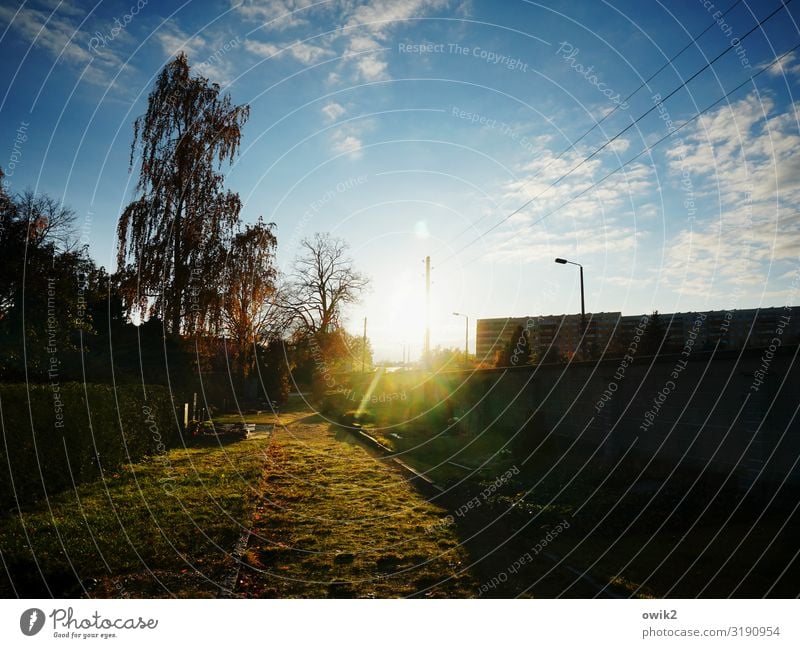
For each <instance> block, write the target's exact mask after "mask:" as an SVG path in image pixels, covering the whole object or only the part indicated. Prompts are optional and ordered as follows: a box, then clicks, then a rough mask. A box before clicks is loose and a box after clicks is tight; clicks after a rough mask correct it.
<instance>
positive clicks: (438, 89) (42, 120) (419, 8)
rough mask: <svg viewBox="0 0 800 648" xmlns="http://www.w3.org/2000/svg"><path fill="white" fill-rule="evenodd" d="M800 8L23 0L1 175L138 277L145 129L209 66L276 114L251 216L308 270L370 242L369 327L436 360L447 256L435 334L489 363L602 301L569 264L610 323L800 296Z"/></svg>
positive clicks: (250, 134)
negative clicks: (501, 335) (481, 340)
mask: <svg viewBox="0 0 800 648" xmlns="http://www.w3.org/2000/svg"><path fill="white" fill-rule="evenodd" d="M729 7H732V8H730V9H729ZM776 9H778V11H777V13H775V14H774V15H773V16H772V17H771V18H769V19H768V20H766V22H764V23H763V24H762V25H761V26H758V27H757V25H758V23H759V22H760V21H762V20H763V19H764V18H766V17H767V16H769V15H770V14H771V13H773V12H774V11H775V10H776ZM726 11H727V12H726ZM723 12H726V13H724V15H723ZM798 19H800V3H797V2H792V1H790V2H788V5H787V6H786V7H781V2H780V1H779V0H759V1H758V2H755V1H752V0H750V1H745V0H740V1H739V2H736V1H735V0H727V1H725V2H723V1H722V0H719V4H718V5H717V4H716V2H711V0H699V1H692V0H678V1H676V2H658V1H656V0H653V1H650V0H647V1H645V2H642V1H641V0H632V1H622V0H615V1H608V2H604V1H597V2H576V1H575V0H569V1H564V2H558V1H556V2H542V3H537V2H531V1H529V0H504V1H503V2H498V1H492V0H473V1H466V2H459V1H455V0H454V1H448V0H395V1H392V0H318V1H314V0H244V1H242V0H232V1H231V2H230V3H226V2H222V1H219V2H213V3H212V2H196V1H195V2H183V3H180V2H169V1H166V2H156V1H155V0H149V1H148V0H124V1H120V2H117V1H114V0H110V1H103V0H100V1H98V2H97V3H93V2H85V3H82V2H76V1H75V0H72V1H70V2H59V1H58V0H35V1H32V2H23V3H21V4H20V3H18V2H14V1H13V0H11V1H9V0H2V3H0V61H3V64H2V66H0V135H1V136H2V140H1V141H0V167H2V168H3V170H4V171H5V172H6V175H7V178H6V179H7V185H8V188H9V189H10V191H11V192H12V193H14V192H18V191H22V190H24V189H33V190H35V191H37V192H46V193H49V194H51V195H53V196H56V197H58V198H60V199H63V201H64V203H65V204H67V205H69V206H70V207H72V208H73V209H74V210H75V212H76V214H77V216H78V219H77V227H78V230H79V235H80V238H81V241H82V242H83V243H85V244H87V245H88V246H89V250H90V253H91V255H92V256H93V258H94V259H95V260H96V261H97V263H99V264H100V265H104V266H105V267H106V268H108V269H113V268H114V263H115V250H116V238H115V237H116V234H115V231H116V224H117V220H118V218H119V215H120V213H121V212H122V210H123V209H124V207H125V206H126V205H127V204H128V202H130V201H131V200H132V198H133V196H134V192H133V185H134V184H135V182H136V179H137V176H136V171H137V170H136V168H135V167H134V169H133V171H131V169H130V168H129V156H130V144H131V140H132V137H133V128H132V123H133V120H134V119H135V118H136V117H137V116H138V115H140V114H142V113H143V112H144V111H145V109H146V104H147V96H148V93H149V92H150V90H151V88H152V84H153V80H154V78H155V76H156V75H157V74H158V72H159V71H160V70H161V68H162V67H163V66H164V65H165V64H166V63H167V62H168V61H169V60H170V59H171V58H172V57H174V56H175V54H176V53H177V52H179V51H183V52H185V53H186V54H187V56H188V57H189V62H190V65H191V67H192V70H193V71H194V72H195V73H197V74H200V75H202V76H204V77H206V78H208V79H209V80H210V81H212V82H215V83H218V84H219V85H220V86H221V88H222V89H223V91H224V92H227V93H229V94H230V95H231V98H232V100H233V102H234V103H236V104H249V106H250V118H249V121H248V122H247V124H246V126H245V128H244V133H243V138H242V148H241V154H240V155H239V157H238V158H237V159H236V161H235V163H234V164H233V165H231V166H229V167H224V168H223V172H224V173H225V176H226V185H227V187H228V188H230V189H232V190H234V191H237V192H239V194H240V196H241V198H242V201H243V203H244V207H243V211H242V218H243V220H244V221H245V222H253V221H255V220H256V219H258V217H259V216H263V217H264V219H265V220H267V221H268V222H274V223H275V224H276V235H277V238H278V265H279V268H280V269H281V270H282V271H283V272H289V270H290V267H291V262H292V259H293V258H294V257H295V256H296V255H297V254H298V252H299V247H298V246H299V242H300V241H301V240H302V239H303V237H305V236H309V235H311V234H313V233H314V232H330V233H331V234H332V235H334V236H338V237H342V238H344V239H346V240H347V241H348V243H349V245H350V254H351V256H352V258H353V260H354V263H355V266H356V267H357V268H358V269H359V270H360V271H361V272H363V273H365V274H366V275H368V276H369V277H370V279H371V285H370V290H369V292H368V293H367V294H366V295H365V296H364V298H363V299H362V301H361V303H359V304H356V305H354V306H352V307H350V308H349V310H348V311H347V313H346V315H347V319H346V323H347V327H348V329H349V330H351V331H352V332H360V331H361V328H362V326H363V318H364V317H366V318H367V321H368V324H367V325H368V335H369V337H370V340H371V342H372V344H373V347H374V349H375V352H376V358H378V359H399V358H401V357H402V354H403V348H404V346H405V348H406V349H409V350H410V353H411V355H412V356H416V355H418V354H419V353H420V352H421V350H422V344H423V339H424V328H425V273H424V269H425V268H424V258H425V257H426V256H428V255H429V256H430V257H431V265H432V268H433V269H432V273H431V280H432V285H431V340H432V344H433V345H434V346H435V345H441V346H459V345H463V343H464V324H465V322H464V319H463V317H458V316H455V315H453V313H454V312H460V313H464V314H466V315H468V316H469V318H470V319H469V322H470V348H471V350H472V351H474V339H475V320H476V319H478V318H484V317H504V316H525V315H547V314H559V313H576V312H580V285H579V275H578V269H577V268H576V267H575V266H571V265H558V264H555V263H553V259H554V258H555V257H564V258H567V259H569V260H570V261H574V262H576V263H580V264H582V265H583V266H584V273H585V290H586V309H587V311H588V312H601V311H606V312H608V311H614V312H615V311H621V312H622V313H623V314H626V315H634V314H639V313H645V312H652V311H653V310H659V311H660V312H676V311H691V310H709V309H733V308H755V307H769V306H783V305H786V304H792V305H797V304H800V296H798V295H797V290H798V285H799V284H800V282H798V281H797V277H798V272H800V214H799V213H798V198H800V155H798V154H799V153H800V133H799V132H798V113H797V107H798V104H797V100H796V98H795V93H797V92H798V90H799V89H800V85H798V83H799V82H800V49H797V50H793V51H790V50H792V48H795V47H796V46H798V44H800V29H798ZM707 28H708V29H707ZM754 28H755V29H754ZM704 30H705V31H704ZM701 33H702V36H700V37H699V38H696V37H697V36H698V35H699V34H701ZM693 41H694V42H693ZM687 45H689V47H688V48H686V49H685V51H684V52H683V53H682V54H680V56H678V57H677V58H675V59H674V60H671V59H672V57H673V56H674V55H675V54H677V53H678V52H679V51H681V50H682V49H683V48H684V47H685V46H687ZM726 50H728V51H727V52H726ZM722 52H725V53H724V54H722V55H721V56H718V55H720V54H721V53H722ZM786 52H789V53H788V54H786V55H785V56H783V55H784V54H785V53H786ZM781 56H783V58H780V60H779V61H777V62H776V59H778V57H781ZM709 63H711V64H710V65H709ZM767 66H769V67H767ZM662 67H663V68H664V69H663V70H662V71H661V72H659V73H658V74H657V75H656V76H654V77H653V78H652V79H651V78H650V77H651V76H652V75H653V74H654V73H655V72H656V71H658V70H659V69H660V68H662ZM704 67H705V69H703V68H704ZM698 72H699V73H698ZM756 74H757V75H758V76H757V77H756V78H755V79H753V80H752V81H748V79H749V78H750V77H751V76H753V75H756ZM742 84H743V85H742ZM642 85H643V87H641V89H640V90H639V91H638V92H636V94H634V95H633V96H631V97H629V95H630V94H631V93H632V92H634V91H635V90H637V88H639V87H640V86H642ZM740 85H741V87H740V88H738V89H736V88H737V86H740ZM728 93H730V95H729V96H728V97H727V98H725V95H726V94H728ZM709 106H712V107H711V108H710V109H708V110H706V109H707V108H708V107H709ZM703 110H706V112H704V114H703V115H702V116H700V117H699V118H696V119H694V120H693V121H691V122H689V123H688V124H687V125H686V126H683V127H681V126H682V124H684V122H686V120H688V119H692V118H693V117H695V116H696V115H697V114H698V113H699V112H700V111H703ZM679 127H681V128H680V129H679V130H675V129H678V128H679ZM620 133H621V134H620Z"/></svg>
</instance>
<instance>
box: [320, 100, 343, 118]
mask: <svg viewBox="0 0 800 648" xmlns="http://www.w3.org/2000/svg"><path fill="white" fill-rule="evenodd" d="M322 113H323V114H324V115H325V117H326V118H327V119H328V120H329V121H336V120H337V119H339V117H341V116H342V115H344V113H345V109H344V106H342V105H341V104H338V103H336V102H335V101H331V102H330V103H327V104H325V105H324V106H323V107H322Z"/></svg>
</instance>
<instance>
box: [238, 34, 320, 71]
mask: <svg viewBox="0 0 800 648" xmlns="http://www.w3.org/2000/svg"><path fill="white" fill-rule="evenodd" d="M245 49H247V51H249V52H252V53H253V54H256V55H257V56H261V57H263V58H272V57H282V56H284V55H289V56H291V57H292V58H294V59H296V60H298V61H300V62H301V63H303V64H304V65H312V64H313V63H317V62H318V61H320V60H321V59H323V58H325V57H327V56H333V54H334V52H333V50H331V49H330V48H327V47H321V46H319V45H312V44H311V43H304V42H300V41H297V42H295V43H289V44H282V45H279V44H276V43H265V42H263V41H257V40H253V39H248V40H247V41H245Z"/></svg>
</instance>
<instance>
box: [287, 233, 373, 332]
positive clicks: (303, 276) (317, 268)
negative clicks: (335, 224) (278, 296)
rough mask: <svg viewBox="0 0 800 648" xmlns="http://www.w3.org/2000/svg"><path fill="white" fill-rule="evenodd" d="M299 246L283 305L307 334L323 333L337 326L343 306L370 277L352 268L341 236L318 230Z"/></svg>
mask: <svg viewBox="0 0 800 648" xmlns="http://www.w3.org/2000/svg"><path fill="white" fill-rule="evenodd" d="M300 245H301V248H302V250H303V252H302V253H301V255H300V256H298V258H297V259H295V262H294V267H293V272H292V275H291V277H290V294H289V295H288V296H287V301H286V307H288V308H289V309H290V310H291V312H292V314H293V315H294V317H295V319H296V324H298V325H299V326H300V328H301V330H302V331H304V332H305V333H306V334H311V335H314V336H318V337H319V336H325V335H327V334H328V333H331V332H333V331H335V330H336V329H337V328H339V326H340V323H341V322H340V318H341V314H342V309H343V307H344V306H345V305H347V304H352V303H355V302H358V301H359V299H360V298H361V295H362V293H363V292H364V290H365V289H366V288H367V286H368V284H369V280H368V279H367V278H366V277H365V276H364V275H362V274H361V273H359V272H357V271H356V270H355V268H354V266H353V261H352V259H350V258H349V257H348V256H347V249H348V245H347V243H346V242H345V241H344V240H343V239H340V238H334V237H332V236H331V235H330V234H327V233H325V234H320V233H317V234H314V236H313V237H311V238H306V239H303V240H302V241H301V243H300Z"/></svg>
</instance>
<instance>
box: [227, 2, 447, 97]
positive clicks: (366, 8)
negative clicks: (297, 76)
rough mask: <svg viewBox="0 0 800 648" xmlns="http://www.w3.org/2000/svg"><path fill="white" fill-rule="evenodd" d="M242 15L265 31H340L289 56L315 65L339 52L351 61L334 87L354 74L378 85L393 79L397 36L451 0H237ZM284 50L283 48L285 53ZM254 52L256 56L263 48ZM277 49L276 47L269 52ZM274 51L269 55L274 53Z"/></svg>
mask: <svg viewBox="0 0 800 648" xmlns="http://www.w3.org/2000/svg"><path fill="white" fill-rule="evenodd" d="M232 3H233V4H234V6H236V8H237V11H238V12H239V14H240V15H242V16H243V17H245V18H246V19H249V20H252V21H261V22H263V24H262V29H264V30H267V31H285V30H288V29H289V28H292V27H297V26H299V25H303V24H306V23H308V22H310V20H311V19H312V18H314V19H318V20H319V21H320V23H321V24H322V25H325V27H324V28H321V31H328V30H332V29H333V28H335V27H336V26H337V22H338V26H339V29H338V30H337V31H335V32H334V33H331V34H328V35H325V36H321V37H320V44H315V45H309V44H307V43H303V44H295V45H294V46H290V48H289V50H288V51H289V53H290V54H291V55H292V56H294V57H295V58H296V59H297V60H298V61H301V62H302V63H305V64H306V65H308V64H310V63H315V62H317V61H319V60H321V59H322V58H324V57H325V56H334V55H335V53H338V54H339V55H341V56H342V57H344V59H345V60H343V61H342V62H340V63H339V65H338V69H337V71H334V72H330V73H329V74H328V82H329V83H338V82H339V81H340V79H341V74H340V72H341V71H342V70H344V69H347V70H349V71H351V73H352V76H353V77H354V78H355V79H356V80H363V81H377V80H382V79H387V78H389V71H388V68H389V65H388V62H387V61H386V58H385V54H384V53H383V51H382V50H385V49H386V44H387V41H388V40H389V38H390V37H391V34H392V32H393V31H394V30H395V29H397V27H398V26H400V25H401V24H403V23H407V22H408V21H410V20H411V19H413V18H415V17H417V16H425V15H427V14H428V13H429V12H431V11H434V10H437V9H442V8H445V7H447V6H448V5H449V4H450V0H369V1H366V2H365V1H364V0H332V2H328V3H317V2H311V0H244V2H241V0H232ZM282 48H283V46H279V47H278V49H279V50H280V49H282ZM248 49H249V50H250V51H252V52H254V53H256V54H259V52H258V46H257V45H252V46H250V47H248ZM269 49H271V48H269ZM274 54H275V52H271V53H270V54H268V55H274Z"/></svg>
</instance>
